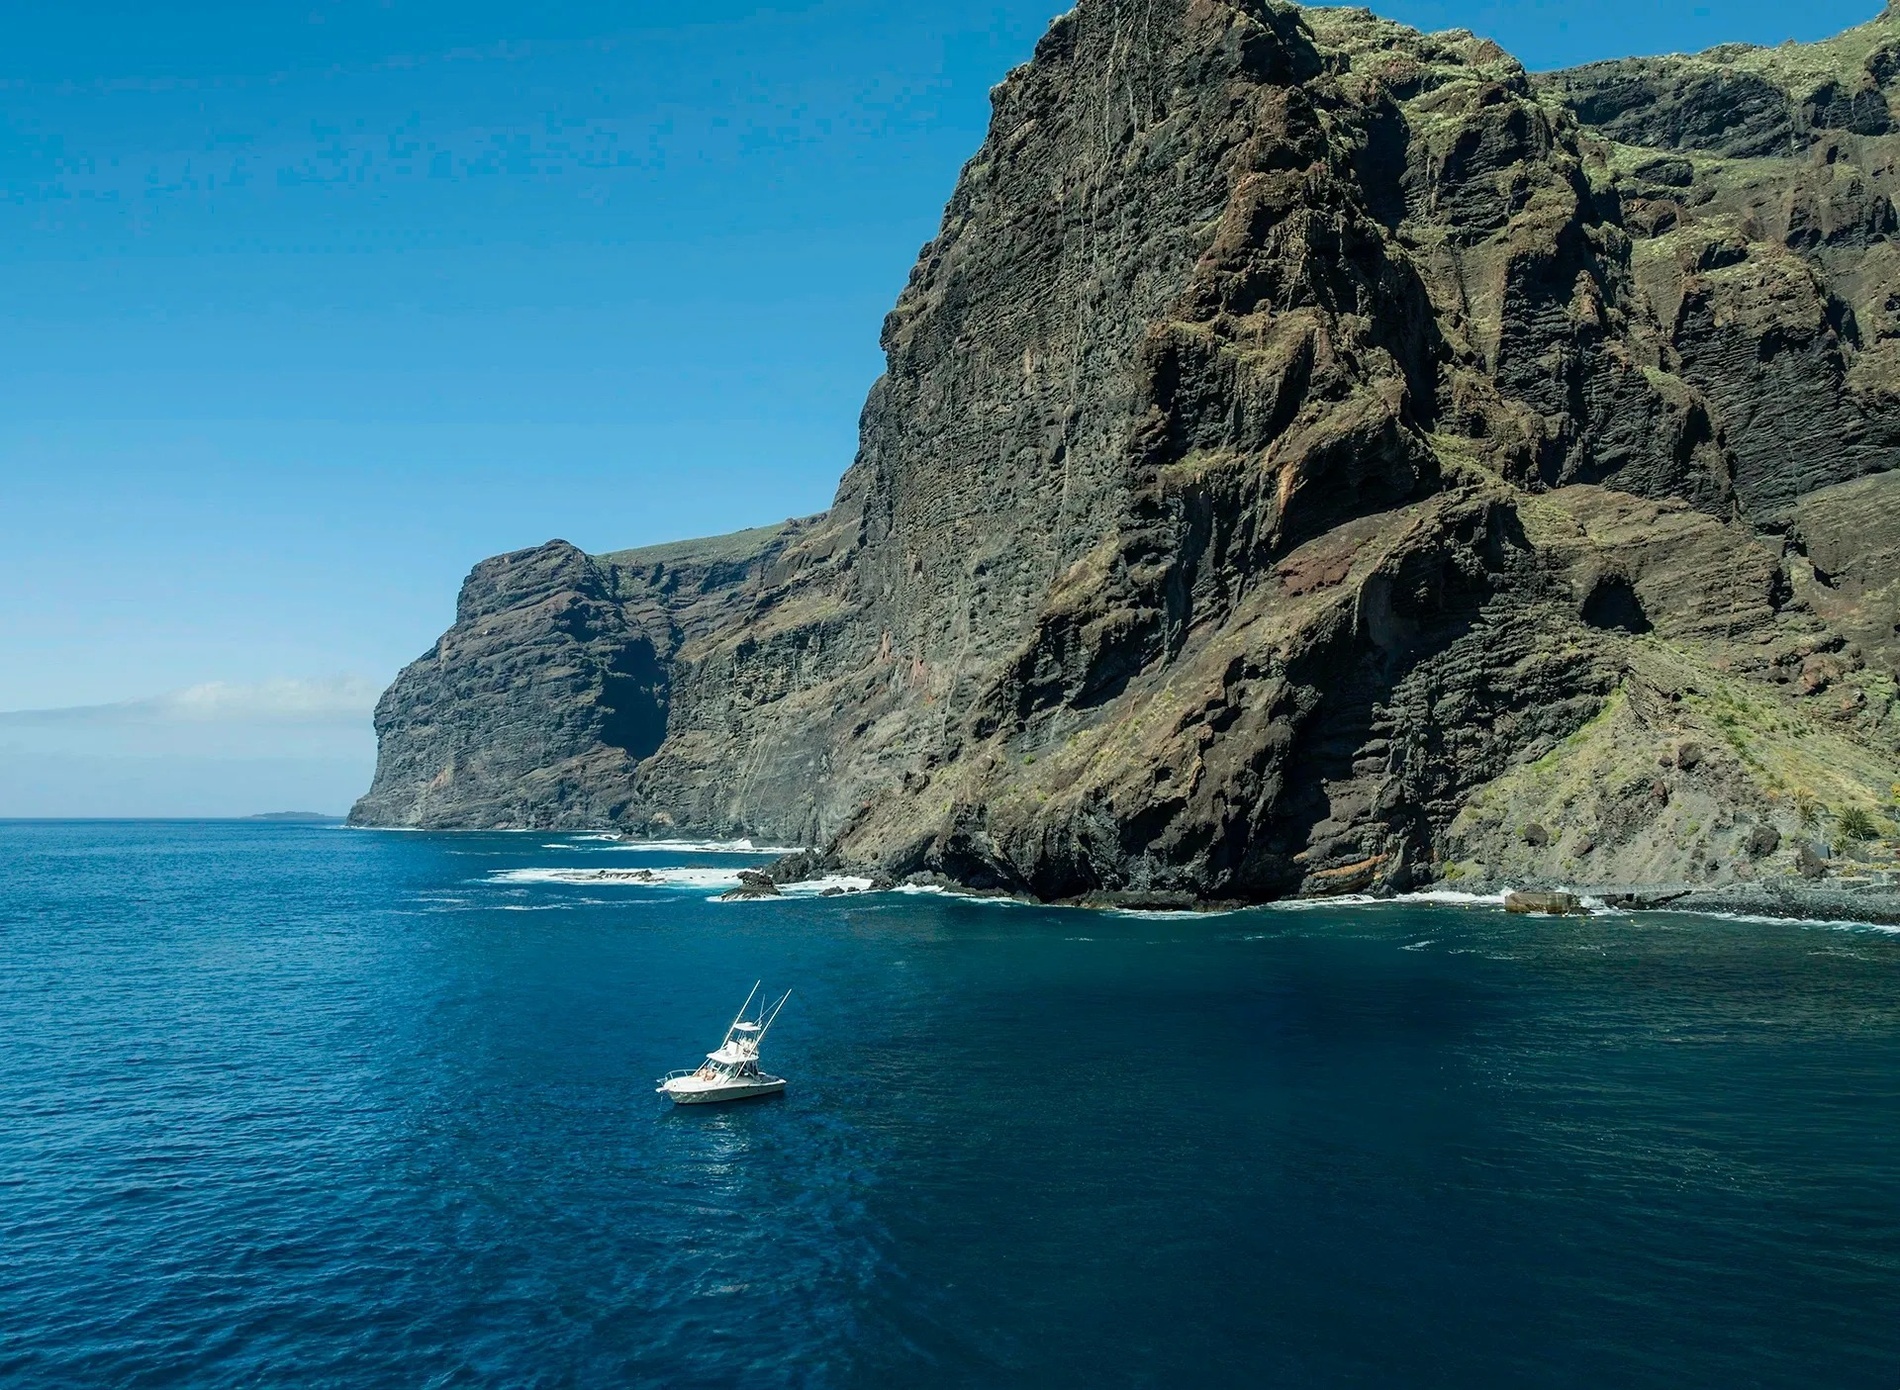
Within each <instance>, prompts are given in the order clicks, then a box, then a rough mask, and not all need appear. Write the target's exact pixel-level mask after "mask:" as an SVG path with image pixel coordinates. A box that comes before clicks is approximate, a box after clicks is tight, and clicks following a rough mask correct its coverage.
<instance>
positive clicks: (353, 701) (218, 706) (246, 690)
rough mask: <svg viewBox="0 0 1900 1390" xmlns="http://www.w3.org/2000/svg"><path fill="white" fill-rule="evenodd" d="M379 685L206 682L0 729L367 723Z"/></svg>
mask: <svg viewBox="0 0 1900 1390" xmlns="http://www.w3.org/2000/svg"><path fill="white" fill-rule="evenodd" d="M380 693H381V690H380V688H379V687H378V686H376V685H375V684H373V683H372V682H370V681H368V680H365V679H363V678H362V677H361V676H335V677H332V678H330V679H328V680H269V681H262V682H260V683H258V684H256V685H236V684H232V683H230V682H228V681H208V682H206V683H205V684H203V685H194V686H189V687H187V688H186V689H184V690H172V691H167V692H166V693H165V694H163V695H154V696H151V697H149V698H147V699H143V700H121V701H119V702H117V703H115V704H109V705H73V706H69V707H67V708H65V709H33V710H14V711H11V712H5V713H0V727H12V728H32V727H38V728H46V727H48V726H60V727H66V728H72V727H74V726H84V727H87V728H95V729H104V728H130V727H149V726H151V725H165V724H173V725H176V724H320V725H337V724H346V725H356V724H361V725H365V726H367V724H368V721H369V717H370V713H371V711H372V710H374V709H375V708H376V697H377V696H378V695H379V694H380Z"/></svg>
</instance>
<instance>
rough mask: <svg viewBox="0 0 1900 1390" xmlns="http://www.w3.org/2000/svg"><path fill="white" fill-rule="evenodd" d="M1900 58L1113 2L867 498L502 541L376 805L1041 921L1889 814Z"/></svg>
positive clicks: (1776, 865)
mask: <svg viewBox="0 0 1900 1390" xmlns="http://www.w3.org/2000/svg"><path fill="white" fill-rule="evenodd" d="M1896 87H1900V17H1893V16H1883V17H1882V18H1880V19H1877V20H1875V21H1873V22H1872V23H1870V24H1868V25H1866V26H1863V27H1862V28H1860V29H1856V30H1852V31H1850V32H1849V33H1847V34H1845V35H1842V36H1841V37H1839V38H1837V39H1835V40H1832V41H1830V42H1828V43H1825V44H1819V45H1811V46H1805V47H1801V46H1784V47H1782V48H1777V49H1772V50H1758V49H1751V48H1742V47H1725V48H1721V49H1716V50H1713V51H1711V52H1710V53H1707V54H1702V55H1697V56H1693V57H1672V58H1663V59H1646V60H1631V61H1628V62H1623V63H1611V64H1597V65H1593V66H1591V67H1586V68H1581V69H1577V70H1575V71H1571V72H1565V73H1557V74H1551V75H1548V76H1532V75H1530V74H1527V73H1526V72H1525V71H1524V70H1523V68H1522V67H1520V66H1519V65H1518V64H1517V63H1516V62H1515V61H1514V60H1512V59H1511V58H1510V57H1509V56H1508V55H1507V54H1505V53H1504V52H1502V51H1501V50H1500V49H1499V48H1497V47H1496V45H1494V44H1491V43H1489V42H1487V41H1485V40H1482V39H1478V38H1474V37H1473V36H1471V35H1470V34H1467V33H1463V32H1456V33H1449V34H1437V35H1421V34H1418V33H1416V32H1413V31H1411V30H1408V29H1405V28H1402V27H1400V26H1398V25H1395V24H1391V23H1388V22H1386V21H1383V20H1380V19H1378V18H1375V17H1374V16H1373V15H1371V14H1370V13H1368V12H1366V11H1364V10H1328V9H1299V8H1296V7H1294V6H1291V5H1286V4H1280V3H1275V2H1274V0H1232V3H1222V0H1083V3H1081V4H1080V5H1079V6H1078V7H1077V9H1076V10H1074V11H1073V12H1072V13H1070V14H1068V15H1066V16H1064V17H1063V18H1061V19H1059V20H1057V21H1056V22H1055V24H1054V25H1053V27H1052V28H1051V29H1050V31H1049V33H1048V34H1047V35H1046V36H1045V37H1044V39H1043V40H1042V42H1041V43H1040V44H1039V45H1038V46H1037V49H1036V53H1035V56H1034V59H1033V60H1032V61H1031V62H1029V63H1028V64H1026V65H1024V66H1023V67H1022V68H1019V69H1017V70H1016V71H1015V72H1013V73H1011V74H1010V75H1009V78H1008V79H1007V80H1006V81H1005V82H1004V83H1003V84H1002V85H1001V86H999V87H998V88H997V89H996V91H995V93H994V97H993V101H994V114H993V118H992V121H991V126H990V132H989V136H988V138H987V139H986V140H985V142H984V144H983V146H982V148H981V149H980V150H979V151H978V152H977V154H976V156H975V158H974V159H972V160H971V162H970V163H969V164H968V165H967V166H966V167H965V169H964V171H963V174H962V177H961V178H960V179H959V181H958V185H957V189H956V192H955V194H954V195H953V197H952V198H951V201H950V205H949V207H948V209H947V210H946V212H945V215H944V221H943V226H942V230H941V232H940V233H939V235H938V236H937V238H936V239H935V240H934V241H933V242H932V243H931V244H930V245H929V246H928V247H926V248H925V250H924V252H923V254H922V257H921V259H920V260H919V262H918V265H917V267H916V269H915V270H914V271H913V272H912V275H911V279H910V283H909V285H908V286H907V288H906V289H905V291H904V293H903V295H902V296H901V297H900V299H899V301H898V304H897V306H896V308H895V309H894V310H893V311H892V313H891V315H890V316H889V318H888V319H887V320H886V322H885V325H884V333H883V344H884V348H885V351H886V354H887V361H888V365H887V369H886V372H885V374H884V376H883V377H882V378H881V379H880V380H879V381H878V382H877V384H876V385H875V386H874V387H873V388H872V391H871V395H870V399H869V400H868V401H867V403H866V406H865V410H864V418H863V431H862V443H861V447H860V450H859V453H858V457H857V460H856V461H855V463H853V465H852V466H851V468H850V470H849V471H848V472H847V473H846V474H845V477H844V480H843V483H842V484H841V486H840V488H839V491H838V495H837V499H836V501H835V503H834V504H833V506H832V508H831V509H830V510H829V511H828V512H826V513H824V514H822V515H820V516H817V517H812V518H809V519H806V520H802V521H794V522H787V523H786V524H785V525H783V526H780V527H775V528H767V529H764V530H760V531H753V532H746V533H742V534H740V535H737V536H731V537H724V538H719V539H715V540H708V541H699V542H684V543H681V544H678V545H672V546H663V547H656V548H653V549H648V550H636V551H625V552H620V553H616V554H611V555H604V556H587V555H584V554H582V553H581V552H579V551H578V550H576V549H574V548H573V547H571V546H568V545H565V544H563V543H560V542H553V543H550V544H549V545H546V546H543V547H540V548H538V549H536V550H531V551H524V552H520V553H517V554H514V555H508V556H502V557H500V558H498V559H495V560H490V561H486V562H484V563H483V564H481V565H479V566H477V568H476V570H475V571H474V573H473V574H472V575H471V576H470V577H469V580H468V582H467V584H466V585H465V587H464V589H463V593H462V598H461V601H460V604H459V605H458V610H457V618H456V624H455V626H454V628H452V629H451V630H450V632H449V633H447V634H446V635H445V636H444V637H443V638H442V640H441V641H440V642H439V643H438V644H437V646H436V648H435V649H434V650H433V651H432V652H431V653H429V654H428V655H427V656H425V657H423V658H422V659H421V660H419V661H418V662H416V663H415V664H414V665H412V666H411V667H410V668H409V669H408V670H406V671H405V672H404V673H403V674H402V676H401V677H399V679H398V680H397V682H396V684H395V685H394V686H393V687H391V689H390V691H389V692H388V694H387V695H386V696H385V697H384V699H383V702H382V704H381V705H380V707H379V709H378V711H377V730H378V733H379V736H380V738H381V756H380V759H379V764H378V768H377V774H376V781H375V785H374V787H373V788H372V789H371V791H370V793H369V794H368V795H367V796H366V797H365V798H364V799H363V801H362V802H361V803H359V805H358V806H357V808H356V811H355V813H354V819H355V820H357V821H358V822H359V823H370V824H402V825H418V824H419V825H440V826H475V825H537V826H583V825H615V826H621V827H625V828H629V829H632V830H635V831H659V830H664V829H688V828H690V829H692V830H694V831H699V832H708V833H746V834H752V835H761V836H766V837H769V838H772V839H774V840H781V841H783V840H792V841H797V842H800V843H806V844H809V845H812V846H814V847H816V848H820V849H823V850H825V851H827V852H828V853H830V854H833V855H835V856H837V857H838V858H840V859H842V860H844V861H847V862H852V863H858V864H865V865H876V866H879V867H882V868H883V869H885V870H887V871H890V872H892V873H907V872H913V871H919V870H929V871H935V872H939V873H943V874H946V875H949V876H950V877H952V878H955V879H957V880H960V881H962V882H965V883H968V884H970V885H972V886H979V887H982V886H990V887H1003V888H1009V889H1013V890H1017V891H1024V892H1029V893H1034V894H1037V895H1039V896H1043V897H1048V898H1066V897H1075V896H1085V895H1091V894H1108V895H1113V894H1118V893H1119V894H1133V895H1138V896H1142V897H1146V898H1165V897H1166V896H1168V895H1180V896H1181V897H1183V898H1196V899H1209V898H1265V897H1273V896H1279V895H1284V894H1289V893H1320V892H1338V891H1346V890H1358V889H1368V888H1372V889H1379V888H1404V887H1410V886H1416V885H1419V884H1422V883H1426V882H1431V881H1435V880H1442V879H1460V878H1462V879H1465V880H1467V881H1471V880H1478V879H1497V878H1501V877H1504V876H1507V875H1511V876H1519V877H1538V876H1541V877H1546V878H1564V879H1568V880H1572V881H1589V882H1596V883H1612V882H1623V883H1632V884H1634V883H1660V882H1682V883H1697V884H1707V883H1718V884H1719V883H1725V882H1730V881H1733V880H1735V879H1737V878H1747V877H1761V876H1772V875H1774V874H1777V873H1780V872H1783V871H1786V870H1790V869H1792V868H1793V867H1794V860H1795V856H1796V854H1797V848H1796V845H1795V840H1796V836H1795V834H1794V833H1793V832H1796V831H1809V832H1811V831H1813V830H1814V828H1815V827H1816V826H1817V825H1818V824H1819V822H1820V820H1821V819H1822V818H1823V817H1825V816H1828V815H1834V816H1837V817H1838V816H1840V815H1842V814H1847V815H1848V816H1849V818H1850V823H1851V824H1855V825H1858V821H1854V820H1853V819H1852V818H1853V815H1854V813H1856V812H1860V813H1865V814H1867V815H1869V816H1870V817H1872V818H1873V820H1874V826H1875V829H1876V830H1878V829H1879V828H1880V826H1879V821H1878V817H1879V815H1880V814H1881V813H1882V809H1883V806H1884V803H1885V802H1886V801H1887V800H1888V798H1889V797H1890V796H1891V795H1893V794H1894V791H1893V789H1894V788H1895V785H1896V784H1900V706H1896V702H1895V693H1896V691H1895V682H1896V677H1897V676H1900V632H1897V623H1900V473H1891V472H1887V471H1886V470H1888V469H1889V468H1891V467H1892V465H1893V464H1894V463H1895V462H1896V461H1897V460H1900V452H1897V446H1900V398H1896V394H1895V393H1896V388H1897V387H1900V241H1896V233H1900V218H1896V215H1895V211H1894V204H1893V202H1892V200H1891V195H1892V193H1893V192H1894V191H1895V188H1896V185H1900V125H1896V122H1895V118H1894V116H1893V109H1894V108H1893V107H1892V105H1891V102H1892V100H1893V98H1894V97H1895V96H1896V95H1900V92H1896ZM1810 838H1812V836H1811V835H1810ZM1804 863H1805V861H1804Z"/></svg>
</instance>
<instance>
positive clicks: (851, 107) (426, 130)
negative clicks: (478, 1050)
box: [0, 0, 1880, 817]
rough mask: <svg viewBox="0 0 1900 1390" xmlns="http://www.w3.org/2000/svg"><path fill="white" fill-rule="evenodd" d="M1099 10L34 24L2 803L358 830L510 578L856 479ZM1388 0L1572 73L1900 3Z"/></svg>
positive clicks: (801, 9)
mask: <svg viewBox="0 0 1900 1390" xmlns="http://www.w3.org/2000/svg"><path fill="white" fill-rule="evenodd" d="M1059 8H1061V6H1060V5H1059V4H1058V3H1056V0H987V2H986V3H978V4H974V5H970V4H957V5H953V4H948V3H934V2H933V3H925V4H919V5H910V6H890V5H883V4H873V3H870V0H832V2H831V3H816V2H814V0H786V2H785V3H780V4H776V5H762V4H739V5H734V6H729V7H725V8H723V9H721V10H719V11H718V12H717V13H716V14H715V15H714V17H712V18H707V17H706V15H707V10H706V8H705V7H704V6H688V5H685V4H633V5H628V4H608V3H605V2H604V0H555V2H554V3H549V4H545V5H541V6H537V7H534V8H533V10H532V11H529V10H526V9H524V8H523V7H521V6H518V5H504V4H500V3H497V2H496V0H461V2H460V3H455V4H449V3H446V0H315V2H314V3H313V0H302V2H301V3H298V4H295V5H290V4H283V3H269V2H266V3H259V4H254V5H250V6H231V5H202V4H201V5H193V6H166V7H160V8H159V9H153V8H152V7H149V6H139V5H133V4H130V3H123V0H113V2H112V3H92V2H89V0H77V3H74V4H72V5H69V6H64V7H58V8H57V9H50V8H49V9H48V10H46V11H45V12H42V13H36V14H33V15H20V16H16V17H15V21H14V23H13V25H12V26H11V27H10V32H9V45H8V48H7V51H6V52H5V53H4V54H0V82H4V83H5V86H6V91H7V110H6V117H5V120H6V135H7V138H6V139H5V140H4V141H3V142H0V179H3V180H4V191H5V197H4V198H0V224H3V226H0V247H4V248H5V249H4V252H0V304H4V306H5V312H6V316H7V319H8V322H9V324H10V327H11V329H12V331H11V332H10V333H9V334H8V335H7V337H6V341H5V346H4V347H3V348H0V353H4V368H5V369H4V371H3V372H0V393H4V395H3V397H0V399H4V405H5V410H4V415H3V416H0V499H4V506H0V711H7V713H0V817H5V816H34V815H128V816H132V815H219V814H245V813H251V812H262V811H274V810H286V809H311V810H320V811H327V812H338V813H340V812H341V811H343V810H344V809H346V807H347V805H348V803H349V801H350V800H351V799H352V798H353V797H354V796H355V795H356V794H357V793H358V792H360V791H361V790H362V789H364V788H365V787H366V786H367V785H368V782H369V773H370V768H371V765H372V762H373V757H374V749H373V743H372V738H371V735H370V731H369V711H370V708H371V706H372V704H373V702H374V698H375V693H376V692H377V691H378V690H379V689H380V688H381V687H382V686H383V685H384V684H385V683H386V682H387V681H388V680H389V678H390V677H391V676H393V675H394V673H395V672H396V670H397V669H398V668H399V667H400V666H401V665H402V664H403V663H404V662H405V661H407V660H409V659H410V658H412V657H414V656H415V655H416V654H418V653H419V652H421V651H422V650H424V649H425V648H426V647H427V646H428V645H429V644H430V643H431V642H432V641H433V640H434V638H435V636H436V635H437V633H438V632H439V631H440V630H441V629H442V628H443V627H444V626H445V625H446V623H447V621H448V619H449V616H450V613H451V611H452V606H453V603H454V597H455V591H456V587H457V585H458V584H459V582H460V579H461V577H462V575H463V574H464V573H465V572H466V571H467V569H468V568H469V566H470V565H471V564H473V563H474V562H475V561H476V560H478V559H480V558H482V557H483V556H486V555H489V554H493V553H497V552H500V551H503V550H509V549H514V548H518V547H521V546H524V545H532V544H536V543H539V542H541V541H544V540H546V539H548V538H549V537H551V536H562V537H564V538H566V539H569V540H572V541H574V542H575V543H576V544H579V545H581V546H583V547H584V548H587V549H591V550H608V549H617V548H622V547H626V546H632V545H639V544H645V543H650V542H655V541H661V540H668V539H674V538H678V537H683V536H689V535H703V534H711V533H717V532H722V531H729V530H735V529H738V528H741V527H745V526H753V525H758V524H761V523H766V522H771V521H775V520H778V519H781V518H783V517H785V516H788V515H794V514H803V513H808V512H811V511H815V510H818V509H821V508H823V507H824V506H826V505H827V504H828V503H829V501H830V499H831V496H832V491H833V488H834V487H835V484H836V482H837V478H838V475H839V474H840V473H841V472H842V471H843V470H844V468H845V467H846V465H847V464H848V463H849V462H850V459H851V456H852V453H853V451H854V449H855V446H856V425H857V416H858V411H859V408H860V406H861V404H862V401H863V396H864V392H865V390H866V388H867V387H868V386H869V385H870V383H871V381H872V379H873V378H874V377H875V375H876V374H877V372H878V370H879V367H880V365H881V361H880V356H879V353H878V350H877V333H878V326H879V323H880V322H881V320H882V317H883V315H884V313H885V311H886V310H887V309H888V307H889V306H890V303H891V302H892V301H893V300H894V298H895V296H896V294H897V291H898V289H899V288H900V287H901V285H902V284H903V281H904V278H905V276H906V275H907V274H908V272H909V269H910V265H911V262H912V259H913V257H914V256H915V253H916V250H917V247H918V246H919V245H921V244H922V243H923V242H924V241H926V240H928V239H929V237H930V236H931V235H932V234H933V233H934V231H935V229H936V224H937V220H938V217H939V214H940V210H941V206H942V203H943V201H944V199H945V197H946V196H947V195H948V193H949V191H950V188H951V184H952V182H953V180H954V178H955V175H956V171H957V169H958V167H959V166H960V165H961V163H962V162H963V161H964V160H965V159H966V158H968V156H969V155H970V154H971V153H972V152H973V151H974V150H975V148H976V146H977V144H978V142H979V141H980V140H981V138H982V134H983V129H984V125H985V122H986V119H987V114H988V102H987V94H988V90H989V88H990V87H991V86H992V85H993V84H994V83H995V82H997V81H998V80H1000V78H1001V77H1002V76H1003V74H1004V73H1005V72H1006V71H1007V70H1008V69H1009V68H1010V67H1011V66H1013V65H1015V64H1016V63H1018V62H1021V61H1023V60H1024V59H1026V58H1027V57H1028V55H1029V53H1030V51H1031V49H1032V48H1033V46H1034V44H1035V41H1036V39H1037V38H1038V37H1039V36H1040V35H1041V33H1042V32H1043V30H1044V28H1045V27H1046V25H1047V23H1048V21H1049V19H1050V18H1051V17H1052V15H1053V14H1054V13H1055V12H1056V11H1057V10H1058V9H1059ZM1373 8H1374V9H1375V10H1377V11H1379V12H1380V13H1382V14H1385V15H1388V16H1390V17H1392V18H1394V19H1398V20H1401V21H1404V22H1406V23H1410V24H1414V25H1417V26H1419V27H1421V28H1428V29H1436V28H1447V27H1453V26H1460V27H1467V28H1471V29H1474V30H1476V31H1478V32H1480V33H1483V34H1486V35H1488V36H1490V37H1493V38H1495V39H1497V40H1498V41H1499V42H1500V43H1501V44H1503V45H1504V46H1505V47H1506V48H1507V49H1509V50H1510V51H1512V52H1513V53H1514V54H1516V55H1517V56H1518V57H1520V58H1521V59H1523V60H1524V61H1525V62H1526V63H1527V64H1529V65H1531V66H1533V67H1539V68H1548V67H1559V66H1567V65H1570V64H1574V63H1579V62H1585V61H1589V60H1592V59H1596V58H1604V57H1615V56H1623V55H1625V54H1628V53H1633V52H1662V51H1669V50H1680V49H1695V48H1701V47H1706V46H1708V45H1710V44H1713V43H1717V42H1727V41H1750V42H1757V43H1775V42H1779V41H1781V40H1784V39H1789V38H1794V39H1801V40H1811V39H1816V38H1820V37H1823V36H1825V35H1827V34H1830V33H1833V32H1836V31H1838V30H1840V29H1843V28H1846V27H1848V26H1849V25H1852V24H1856V23H1860V22H1862V21H1864V20H1866V19H1868V18H1870V17H1872V15H1874V14H1875V13H1877V12H1878V10H1879V9H1880V3H1879V0H1820V3H1816V4H1812V5H1807V6H1803V7H1799V8H1798V9H1793V8H1789V7H1786V6H1780V5H1769V4H1766V3H1753V2H1751V3H1732V4H1721V5H1718V4H1713V3H1710V4H1694V3H1686V4H1677V5H1670V6H1658V5H1656V4H1654V3H1653V0H1647V2H1646V0H1384V2H1383V3H1375V4H1374V5H1373ZM1664 11H1666V12H1664Z"/></svg>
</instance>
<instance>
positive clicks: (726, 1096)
mask: <svg viewBox="0 0 1900 1390" xmlns="http://www.w3.org/2000/svg"><path fill="white" fill-rule="evenodd" d="M784 1089H785V1078H784V1077H781V1076H762V1077H759V1078H758V1079H757V1080H749V1081H743V1082H730V1081H701V1080H699V1079H698V1078H697V1077H691V1076H683V1077H678V1078H676V1079H674V1080H671V1081H667V1082H665V1083H663V1084H662V1085H661V1086H660V1094H661V1095H663V1096H666V1097H668V1098H669V1099H670V1100H671V1101H672V1102H673V1104H675V1105H716V1104H719V1103H720V1102H722V1101H729V1100H756V1099H758V1098H759V1097H761V1096H775V1095H777V1094H779V1092H781V1091H783V1090H784Z"/></svg>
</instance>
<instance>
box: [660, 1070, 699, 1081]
mask: <svg viewBox="0 0 1900 1390" xmlns="http://www.w3.org/2000/svg"><path fill="white" fill-rule="evenodd" d="M698 1074H699V1068H698V1067H679V1068H677V1069H676V1070H673V1071H670V1072H668V1073H667V1074H666V1075H665V1076H662V1077H661V1078H660V1080H661V1081H678V1080H679V1079H680V1078H681V1077H682V1076H696V1075H698Z"/></svg>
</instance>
